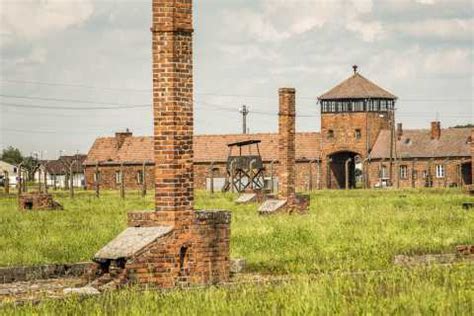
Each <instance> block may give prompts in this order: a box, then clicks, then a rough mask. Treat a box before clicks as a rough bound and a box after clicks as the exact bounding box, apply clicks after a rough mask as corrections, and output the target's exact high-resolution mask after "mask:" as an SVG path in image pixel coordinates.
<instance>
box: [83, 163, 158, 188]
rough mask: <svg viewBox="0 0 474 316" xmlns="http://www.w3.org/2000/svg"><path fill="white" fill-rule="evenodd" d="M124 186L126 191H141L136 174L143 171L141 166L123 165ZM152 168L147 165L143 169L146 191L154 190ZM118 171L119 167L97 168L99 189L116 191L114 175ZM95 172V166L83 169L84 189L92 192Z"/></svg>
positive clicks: (118, 185)
mask: <svg viewBox="0 0 474 316" xmlns="http://www.w3.org/2000/svg"><path fill="white" fill-rule="evenodd" d="M123 170H124V171H123V176H124V184H125V189H126V190H141V188H142V185H141V184H139V183H138V178H137V173H138V172H141V171H142V170H143V166H142V165H138V164H137V165H124V167H123ZM154 170H155V168H154V166H150V165H147V166H146V167H145V179H146V187H147V189H154V187H155V173H154ZM117 171H120V165H108V166H99V172H100V189H101V190H116V189H117V190H118V189H119V188H120V184H117V183H116V181H115V173H116V172H117ZM95 172H96V168H95V166H86V167H85V168H84V174H85V181H86V189H87V190H94V189H95V182H94V174H95Z"/></svg>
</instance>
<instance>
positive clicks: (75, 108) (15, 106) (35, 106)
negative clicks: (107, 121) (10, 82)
mask: <svg viewBox="0 0 474 316" xmlns="http://www.w3.org/2000/svg"><path fill="white" fill-rule="evenodd" d="M0 106H6V107H14V108H26V109H43V110H73V111H90V110H120V109H123V110H125V109H132V108H148V107H151V104H141V105H127V106H115V107H72V106H71V107H66V106H50V105H34V104H16V103H0Z"/></svg>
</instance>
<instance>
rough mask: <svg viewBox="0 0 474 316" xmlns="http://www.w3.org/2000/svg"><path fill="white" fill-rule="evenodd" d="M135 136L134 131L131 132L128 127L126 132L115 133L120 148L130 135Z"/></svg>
mask: <svg viewBox="0 0 474 316" xmlns="http://www.w3.org/2000/svg"><path fill="white" fill-rule="evenodd" d="M132 136H133V133H132V132H130V131H129V130H128V128H127V130H126V131H125V132H116V133H115V139H116V141H117V147H118V148H121V147H122V145H123V143H124V142H125V140H126V139H127V138H128V137H132Z"/></svg>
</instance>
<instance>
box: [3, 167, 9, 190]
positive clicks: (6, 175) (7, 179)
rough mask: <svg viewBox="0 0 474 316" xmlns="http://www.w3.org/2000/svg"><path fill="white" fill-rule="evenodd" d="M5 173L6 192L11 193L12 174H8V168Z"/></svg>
mask: <svg viewBox="0 0 474 316" xmlns="http://www.w3.org/2000/svg"><path fill="white" fill-rule="evenodd" d="M3 174H4V176H5V181H4V183H3V185H4V186H5V194H10V178H9V177H10V175H9V174H8V171H7V170H5V171H3Z"/></svg>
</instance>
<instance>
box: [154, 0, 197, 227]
mask: <svg viewBox="0 0 474 316" xmlns="http://www.w3.org/2000/svg"><path fill="white" fill-rule="evenodd" d="M151 31H152V33H153V52H152V53H153V113H154V156H155V185H156V186H155V188H156V190H155V191H156V192H155V209H156V211H157V212H162V213H161V216H162V218H163V221H162V222H163V223H165V224H170V225H173V226H177V225H187V224H186V223H185V222H187V220H186V218H188V219H191V218H192V216H191V212H190V211H192V209H193V58H192V52H193V51H192V49H193V38H192V35H193V21H192V1H190V0H153V26H152V28H151Z"/></svg>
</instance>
